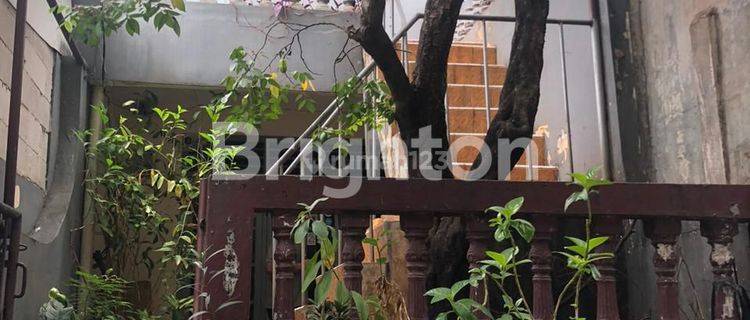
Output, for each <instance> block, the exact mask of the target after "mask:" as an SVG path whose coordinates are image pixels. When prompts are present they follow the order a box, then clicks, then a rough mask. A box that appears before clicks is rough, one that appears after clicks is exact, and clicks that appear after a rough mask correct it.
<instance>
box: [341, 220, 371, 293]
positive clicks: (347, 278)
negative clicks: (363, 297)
mask: <svg viewBox="0 0 750 320" xmlns="http://www.w3.org/2000/svg"><path fill="white" fill-rule="evenodd" d="M339 221H340V227H341V241H342V248H341V263H342V265H343V268H344V285H345V286H346V288H347V289H349V290H351V291H356V292H358V293H362V260H364V258H365V251H364V249H363V248H362V240H364V238H365V232H367V228H368V227H369V226H370V221H369V215H367V213H360V212H356V211H348V212H344V213H341V214H340V215H339Z"/></svg>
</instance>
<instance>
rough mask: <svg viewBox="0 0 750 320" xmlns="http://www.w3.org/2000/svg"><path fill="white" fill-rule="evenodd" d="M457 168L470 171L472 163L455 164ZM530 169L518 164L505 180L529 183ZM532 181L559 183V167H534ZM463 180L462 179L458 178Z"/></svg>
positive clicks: (455, 173)
mask: <svg viewBox="0 0 750 320" xmlns="http://www.w3.org/2000/svg"><path fill="white" fill-rule="evenodd" d="M453 166H454V168H455V167H461V168H462V169H464V170H469V169H470V168H471V164H470V163H454V164H453ZM528 170H529V167H528V166H527V165H521V164H518V165H516V166H515V167H513V170H511V171H510V174H508V176H507V177H505V180H507V181H528V180H529V179H527V177H528V175H527V174H528V172H527V171H528ZM531 172H532V173H531V180H532V181H558V175H559V171H558V169H557V167H552V166H532V170H531ZM453 173H454V175H456V176H457V177H458V174H457V172H455V171H454V172H453ZM458 178H462V177H458Z"/></svg>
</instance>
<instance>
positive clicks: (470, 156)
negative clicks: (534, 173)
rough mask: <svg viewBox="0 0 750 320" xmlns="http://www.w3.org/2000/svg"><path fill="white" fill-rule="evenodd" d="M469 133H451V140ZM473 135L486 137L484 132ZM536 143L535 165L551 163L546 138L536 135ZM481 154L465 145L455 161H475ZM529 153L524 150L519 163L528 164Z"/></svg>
mask: <svg viewBox="0 0 750 320" xmlns="http://www.w3.org/2000/svg"><path fill="white" fill-rule="evenodd" d="M464 136H468V135H460V134H453V133H452V134H451V137H450V141H451V143H453V142H455V141H456V140H457V139H459V138H460V137H464ZM471 136H474V137H476V138H478V139H480V140H483V139H484V133H482V134H473V135H471ZM533 141H534V144H535V145H536V146H537V148H536V150H534V151H532V152H533V153H534V155H535V158H536V161H535V162H534V163H533V165H535V166H537V165H538V166H547V165H548V164H549V161H548V159H547V152H546V145H545V143H546V142H545V139H544V136H534V137H533ZM478 154H479V150H477V149H476V148H472V147H465V148H463V149H461V150H458V152H457V154H456V155H452V156H453V161H454V162H458V163H473V162H474V159H476V157H477V155H478ZM526 155H527V153H526V152H524V154H523V155H522V156H521V159H520V160H519V161H518V164H523V165H525V164H527V159H526Z"/></svg>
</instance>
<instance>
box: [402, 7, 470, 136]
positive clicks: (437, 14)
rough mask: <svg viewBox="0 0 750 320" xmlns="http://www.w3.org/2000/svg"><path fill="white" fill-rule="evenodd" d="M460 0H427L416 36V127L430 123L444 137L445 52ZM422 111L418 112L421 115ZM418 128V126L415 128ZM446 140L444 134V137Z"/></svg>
mask: <svg viewBox="0 0 750 320" xmlns="http://www.w3.org/2000/svg"><path fill="white" fill-rule="evenodd" d="M462 3H463V0H429V1H427V4H426V6H425V17H424V23H423V24H422V30H421V31H420V35H419V39H420V41H419V50H418V51H417V58H416V62H417V65H416V68H415V69H414V74H413V77H412V78H413V79H414V82H413V84H414V88H415V91H416V94H417V95H418V96H419V97H420V100H421V106H420V108H413V110H412V111H413V112H415V113H419V114H417V115H414V116H415V117H417V118H420V120H421V121H420V122H419V123H418V125H419V127H422V126H427V125H432V126H433V128H435V129H436V130H437V131H438V132H440V133H441V134H440V135H439V136H435V137H443V136H446V132H447V130H446V123H445V91H446V90H447V83H446V77H447V71H448V55H449V54H450V50H451V45H452V44H453V34H454V33H455V30H456V22H457V20H458V15H459V14H460V13H461V4H462ZM420 114H421V115H420ZM417 129H418V128H417ZM446 140H447V137H446Z"/></svg>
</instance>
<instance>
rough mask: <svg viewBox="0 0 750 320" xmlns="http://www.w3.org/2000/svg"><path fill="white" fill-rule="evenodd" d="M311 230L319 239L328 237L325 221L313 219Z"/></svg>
mask: <svg viewBox="0 0 750 320" xmlns="http://www.w3.org/2000/svg"><path fill="white" fill-rule="evenodd" d="M312 231H313V233H314V234H315V235H316V236H317V237H318V238H320V239H328V235H329V232H328V225H326V224H325V222H323V221H321V220H315V221H313V223H312Z"/></svg>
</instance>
